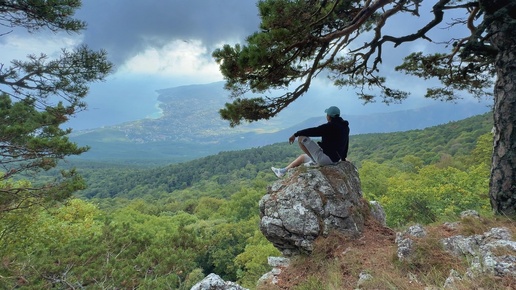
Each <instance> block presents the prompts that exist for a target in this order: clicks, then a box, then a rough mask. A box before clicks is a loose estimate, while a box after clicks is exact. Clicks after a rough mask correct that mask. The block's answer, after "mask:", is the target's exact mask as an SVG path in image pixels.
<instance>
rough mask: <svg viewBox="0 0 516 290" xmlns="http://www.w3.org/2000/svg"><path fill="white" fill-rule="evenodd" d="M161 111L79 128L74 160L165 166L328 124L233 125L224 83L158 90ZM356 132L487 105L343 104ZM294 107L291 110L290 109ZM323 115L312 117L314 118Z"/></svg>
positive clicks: (285, 118) (453, 116) (295, 120)
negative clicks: (372, 108)
mask: <svg viewBox="0 0 516 290" xmlns="http://www.w3.org/2000/svg"><path fill="white" fill-rule="evenodd" d="M157 92H158V94H159V96H158V101H159V108H160V111H161V115H160V116H158V117H156V118H146V119H141V120H136V121H132V122H126V123H122V124H118V125H115V126H107V127H102V128H97V129H93V130H83V131H78V132H74V133H73V134H72V135H71V140H73V141H74V142H77V143H79V144H80V145H89V146H90V147H91V149H90V150H89V151H88V152H86V153H84V154H82V155H80V156H77V157H73V158H74V159H80V160H90V161H103V162H117V163H122V162H123V163H126V164H146V165H164V164H169V163H177V162H184V161H188V160H193V159H196V158H200V157H204V156H209V155H213V154H217V153H218V152H220V151H231V150H241V149H247V148H253V147H258V146H265V145H270V144H274V143H278V142H283V141H284V140H285V139H286V138H287V136H290V135H291V134H292V132H295V131H297V130H299V129H302V128H305V127H312V126H317V125H320V124H321V122H325V120H324V116H323V115H324V114H323V112H320V113H318V112H305V113H303V114H298V113H292V112H290V113H288V112H285V113H282V114H280V116H278V117H275V118H272V119H270V120H264V121H259V122H253V123H250V124H247V123H244V124H242V125H240V126H237V127H234V128H231V127H230V126H229V124H228V122H227V121H224V120H222V119H221V118H220V116H219V113H218V112H219V110H220V109H221V108H222V107H223V106H224V103H225V102H226V101H227V96H226V95H227V91H225V90H224V89H223V84H222V83H220V82H219V83H212V84H205V85H190V86H181V87H175V88H168V89H163V90H159V91H157ZM342 109H343V112H345V113H344V118H346V119H347V120H348V121H349V122H350V123H351V134H352V135H359V134H366V133H387V132H399V131H407V130H414V129H423V128H427V127H431V126H435V125H440V124H445V123H447V122H450V121H457V120H461V119H465V118H468V117H471V116H474V115H478V114H483V113H485V112H487V111H488V110H489V108H488V107H487V106H486V104H485V103H462V104H460V105H454V104H449V103H436V104H435V105H432V106H427V107H423V108H419V109H413V110H400V111H395V112H390V113H381V114H380V113H378V114H367V115H357V114H356V113H354V112H347V111H346V110H345V108H344V107H343V108H342ZM287 111H288V110H287ZM314 115H315V116H318V117H312V116H314Z"/></svg>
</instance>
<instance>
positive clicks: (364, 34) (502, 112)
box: [213, 0, 516, 215]
mask: <svg viewBox="0 0 516 290" xmlns="http://www.w3.org/2000/svg"><path fill="white" fill-rule="evenodd" d="M427 3H428V4H433V6H432V7H431V8H430V7H427V6H426V5H427ZM258 8H259V11H260V17H261V24H260V30H259V31H258V32H256V33H254V34H252V35H251V36H249V37H248V38H247V39H246V43H245V44H244V45H241V44H236V45H234V46H230V45H224V46H223V47H222V48H219V49H217V50H215V51H214V52H213V57H214V58H215V59H216V61H217V62H218V63H219V65H220V69H221V72H222V73H223V75H224V77H225V79H226V88H227V89H228V90H230V91H231V96H232V97H233V98H234V101H233V103H228V104H226V107H225V108H223V109H221V110H220V113H221V116H222V117H223V118H224V119H226V120H228V121H229V122H230V126H236V125H238V124H240V123H241V122H242V121H243V120H244V121H249V122H252V121H256V120H260V119H268V118H270V117H273V116H275V115H277V114H278V113H279V112H280V111H281V110H283V109H284V108H286V107H287V106H288V105H289V104H290V103H292V102H294V101H295V100H296V99H297V98H299V97H300V96H301V95H303V94H304V93H305V92H306V91H307V90H308V89H309V88H310V85H311V82H312V81H313V79H314V78H316V77H317V76H318V75H328V76H329V77H330V78H331V79H332V80H333V81H334V83H335V85H337V86H346V87H354V88H356V90H357V94H358V96H359V97H360V98H361V99H363V100H364V101H365V102H371V101H374V100H376V99H378V98H380V99H381V100H382V101H384V102H386V103H390V102H398V101H402V100H404V99H405V98H406V97H407V96H408V94H409V92H408V91H405V89H400V88H398V87H396V86H394V84H393V83H390V82H389V81H388V80H387V77H386V76H387V75H388V73H389V69H390V68H386V67H384V66H382V63H383V60H384V59H385V58H386V56H385V54H386V53H385V52H386V51H387V50H388V46H390V45H393V46H394V47H395V48H396V47H399V46H401V45H404V44H409V43H415V42H416V41H428V43H432V44H434V45H435V46H434V47H435V48H436V49H433V48H432V49H427V51H429V52H428V53H423V52H419V51H417V52H413V53H411V54H409V55H408V56H406V57H405V58H404V60H403V63H402V64H401V65H398V66H397V67H395V70H397V71H401V72H404V73H406V74H409V75H413V76H416V77H419V78H423V79H425V80H427V79H432V80H435V81H436V82H437V83H438V85H436V86H435V87H428V88H427V91H426V94H425V96H426V97H429V98H434V99H439V100H444V101H453V100H455V99H457V98H459V97H460V95H461V94H468V95H470V96H474V97H483V96H493V97H494V106H493V108H494V110H493V117H494V118H493V119H494V141H495V142H494V143H493V145H494V150H493V151H492V153H493V158H492V165H491V171H492V172H491V177H490V178H491V180H490V193H489V194H490V198H491V204H492V208H493V210H494V211H495V212H497V213H500V214H506V215H516V198H514V197H515V196H516V169H515V168H516V156H515V155H513V154H506V152H509V151H511V150H512V149H513V148H514V147H515V144H516V137H515V136H514V134H513V132H512V131H513V129H512V128H513V124H514V123H515V122H516V89H515V88H516V84H515V83H516V72H515V70H514V67H515V66H516V54H515V52H514V47H515V45H516V34H515V33H514V31H515V30H516V12H515V11H516V2H515V1H513V0H504V1H497V0H474V1H463V0H433V1H432V2H426V1H413V0H401V1H392V0H376V1H360V0H340V1H325V0H304V1H288V0H262V1H259V2H258ZM427 9H429V11H428V10H427ZM427 11H428V12H427ZM423 14H424V15H423ZM421 16H430V17H429V18H428V19H426V18H424V17H421ZM399 19H403V20H402V21H404V23H411V25H410V26H406V25H405V27H404V29H399V30H400V31H401V32H400V34H401V35H395V34H394V33H398V31H397V30H396V29H392V28H393V27H396V26H395V25H396V21H399ZM412 23H413V25H412ZM440 26H444V27H445V28H447V29H448V30H450V31H451V32H450V33H449V35H448V36H446V39H444V40H443V39H441V38H438V37H437V36H440V37H442V36H443V33H438V32H439V31H438V29H439V28H440ZM435 51H438V52H435ZM386 71H387V73H386ZM432 84H433V83H432ZM430 86H432V85H430ZM274 89H284V90H285V91H286V93H283V94H281V93H279V92H281V91H282V90H278V95H279V96H268V95H263V96H261V97H255V96H252V97H250V96H246V93H247V92H252V93H259V94H266V93H267V92H269V90H274ZM375 90H376V91H379V93H378V94H377V95H376V94H375V93H374V92H375Z"/></svg>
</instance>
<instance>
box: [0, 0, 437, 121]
mask: <svg viewBox="0 0 516 290" xmlns="http://www.w3.org/2000/svg"><path fill="white" fill-rule="evenodd" d="M425 14H427V15H428V14H429V13H428V12H426V13H423V12H422V15H423V16H424V15H425ZM76 16H77V18H79V19H81V20H84V21H86V22H87V24H88V27H87V29H86V30H85V31H83V32H82V33H81V34H80V35H73V34H72V35H70V34H63V33H59V34H49V33H45V32H42V33H36V34H33V35H28V34H27V33H25V32H23V31H15V32H13V33H10V34H7V35H4V36H1V37H0V51H2V55H1V56H0V63H7V62H8V61H9V60H10V59H23V58H24V57H25V55H27V54H29V53H41V52H44V53H47V54H48V55H50V56H52V55H57V54H58V53H59V52H60V50H61V49H62V48H72V47H74V46H76V45H79V44H83V43H84V44H87V45H88V46H89V47H90V48H92V49H95V50H98V49H104V50H106V51H107V52H108V57H109V59H110V60H111V61H112V62H113V63H114V64H115V72H114V73H113V74H112V75H110V76H109V77H108V79H107V81H106V82H103V83H98V84H93V85H92V86H91V92H90V94H89V95H88V97H87V99H86V102H87V103H88V105H89V109H88V110H89V111H90V113H91V112H95V111H96V110H98V111H101V112H103V113H104V115H108V117H109V118H103V119H102V120H100V119H99V118H95V117H92V116H93V114H88V112H83V113H80V114H82V115H79V116H78V117H77V118H76V119H75V120H72V122H71V123H72V124H73V127H74V128H75V129H85V128H92V127H98V126H101V125H112V124H115V123H120V122H123V121H130V120H133V119H139V118H142V117H145V116H147V115H150V113H152V111H153V108H154V110H155V107H156V106H155V105H156V97H157V93H156V90H159V89H164V88H169V87H175V86H181V85H190V84H206V83H211V82H216V81H222V76H221V74H220V72H219V70H218V66H217V65H216V63H215V62H214V60H213V58H212V57H211V53H212V52H213V50H214V49H216V48H218V47H221V46H222V45H223V44H225V43H229V44H234V43H243V41H244V39H245V37H247V36H248V35H250V34H251V33H253V32H255V31H257V29H258V25H259V17H258V9H257V7H256V2H255V1H252V0H145V1H144V0H129V1H128V0H105V1H100V0H83V7H82V8H81V9H80V10H79V11H78V12H77V14H76ZM407 23H410V22H407V19H403V18H400V19H399V20H398V21H397V24H395V25H393V27H392V28H391V31H395V32H396V33H402V32H404V31H405V30H407V29H409V28H413V27H414V26H413V25H412V24H411V25H407ZM1 33H2V32H1V31H0V34H1ZM396 33H392V34H395V35H396ZM441 33H442V34H446V33H447V31H446V30H440V31H438V33H437V36H439V35H440V34H441ZM432 49H433V48H432V46H430V45H429V44H428V43H426V42H418V43H414V44H410V45H407V46H405V47H403V48H400V49H396V50H394V51H392V52H390V51H386V52H384V66H386V67H388V68H390V70H392V69H393V66H394V65H396V64H399V57H398V56H399V55H403V54H404V53H407V52H410V51H419V50H432ZM391 82H392V84H396V85H398V86H401V87H402V88H404V89H407V86H408V87H409V89H410V91H411V92H412V93H413V94H414V96H413V97H411V98H410V99H409V100H407V101H405V102H404V103H403V104H402V105H391V106H386V105H384V104H382V103H377V104H373V105H366V106H363V105H362V103H361V101H359V100H357V98H356V97H355V96H354V92H353V90H352V89H342V90H338V89H337V88H334V87H333V86H332V85H331V84H330V83H329V82H328V81H327V80H325V79H324V78H321V79H320V80H318V81H316V82H314V86H313V89H312V90H311V91H310V93H309V94H307V96H305V97H303V98H302V99H301V100H300V101H298V102H296V103H295V105H293V106H292V107H291V108H289V110H296V111H302V112H304V113H305V114H307V116H308V117H312V116H317V115H319V114H322V112H323V110H324V107H326V106H329V105H332V104H335V105H338V106H340V107H341V108H342V109H343V111H344V112H346V113H347V114H352V115H360V114H363V113H370V112H382V111H393V110H402V109H409V108H415V107H421V106H424V105H425V104H432V101H428V100H423V99H422V98H421V97H417V96H421V95H422V94H423V93H424V91H425V88H426V86H427V84H428V83H425V82H423V81H417V82H416V81H413V80H410V81H408V78H407V77H404V76H398V77H394V78H392V80H391ZM227 101H229V99H228V100H227Z"/></svg>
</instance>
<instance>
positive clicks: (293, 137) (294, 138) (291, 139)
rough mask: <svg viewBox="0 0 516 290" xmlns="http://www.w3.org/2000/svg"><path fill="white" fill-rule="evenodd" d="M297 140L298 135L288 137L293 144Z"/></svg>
mask: <svg viewBox="0 0 516 290" xmlns="http://www.w3.org/2000/svg"><path fill="white" fill-rule="evenodd" d="M295 140H296V136H294V135H292V136H290V138H288V143H289V144H292V143H294V141H295Z"/></svg>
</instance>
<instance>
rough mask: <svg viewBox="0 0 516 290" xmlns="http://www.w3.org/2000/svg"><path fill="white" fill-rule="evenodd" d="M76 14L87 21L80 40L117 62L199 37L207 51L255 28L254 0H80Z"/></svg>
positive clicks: (256, 16) (255, 9)
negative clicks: (103, 51) (179, 41)
mask: <svg viewBox="0 0 516 290" xmlns="http://www.w3.org/2000/svg"><path fill="white" fill-rule="evenodd" d="M76 16H77V17H78V18H79V19H81V20H84V21H86V22H87V23H88V28H87V29H86V30H85V31H84V32H83V35H84V37H85V39H84V42H85V43H86V44H87V45H88V46H89V47H91V48H92V49H105V50H107V51H108V54H109V58H110V59H111V61H113V62H114V63H115V64H120V63H123V61H124V60H126V59H127V58H129V57H131V56H133V55H134V54H135V53H137V52H138V51H140V50H143V49H145V48H146V47H148V46H154V47H158V48H159V47H161V46H163V45H165V44H166V43H167V42H170V41H171V40H176V39H181V40H190V39H199V40H202V41H203V43H204V44H205V45H207V46H208V47H209V48H210V49H212V48H214V44H216V43H220V42H221V41H225V40H233V39H241V40H243V39H244V38H245V37H246V36H248V35H249V34H251V33H253V32H254V31H256V30H257V29H258V25H259V17H258V8H257V7H256V2H255V1H243V0H169V1H163V0H146V1H143V0H141V1H136V0H135V1H127V0H108V1H98V0H84V1H83V6H82V8H81V9H80V10H79V11H78V12H77V14H76Z"/></svg>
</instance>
